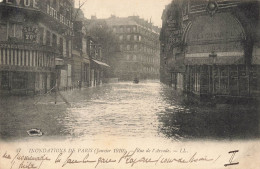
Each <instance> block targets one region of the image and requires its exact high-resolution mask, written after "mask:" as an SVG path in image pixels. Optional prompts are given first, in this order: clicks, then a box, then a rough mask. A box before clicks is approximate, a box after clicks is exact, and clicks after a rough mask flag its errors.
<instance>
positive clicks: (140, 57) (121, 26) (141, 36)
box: [106, 16, 160, 80]
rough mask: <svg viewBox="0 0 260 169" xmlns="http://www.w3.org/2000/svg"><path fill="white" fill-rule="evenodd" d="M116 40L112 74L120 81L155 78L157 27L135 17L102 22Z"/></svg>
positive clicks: (157, 57)
mask: <svg viewBox="0 0 260 169" xmlns="http://www.w3.org/2000/svg"><path fill="white" fill-rule="evenodd" d="M106 22H107V24H108V25H109V26H110V27H112V29H113V32H114V33H115V34H116V36H117V38H118V40H119V48H120V50H119V52H118V53H117V54H116V57H117V58H118V59H117V60H118V63H115V64H114V65H113V66H115V73H116V74H117V75H118V76H119V78H120V79H121V80H133V79H134V78H135V77H138V78H140V79H159V62H160V61H159V59H160V57H159V51H160V50H159V28H158V27H156V26H154V25H153V24H152V23H151V22H148V21H145V20H143V19H141V18H139V17H138V16H129V17H127V18H119V17H115V16H111V17H110V18H108V19H107V20H106Z"/></svg>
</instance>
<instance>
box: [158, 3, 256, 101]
mask: <svg viewBox="0 0 260 169" xmlns="http://www.w3.org/2000/svg"><path fill="white" fill-rule="evenodd" d="M162 20H163V27H162V31H161V34H160V41H161V68H160V74H161V81H162V82H164V83H166V84H169V85H171V86H174V87H176V88H180V89H181V90H184V91H186V92H188V93H192V94H195V95H198V96H205V97H212V96H215V97H216V96H224V97H258V96H259V73H258V72H259V64H260V62H259V2H258V1H217V0H216V1H213V0H210V1H206V0H201V1H195V0H194V1H191V0H183V1H174V2H172V3H171V4H170V5H168V6H167V7H166V9H165V10H164V13H163V16H162Z"/></svg>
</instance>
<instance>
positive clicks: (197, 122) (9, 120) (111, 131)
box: [0, 81, 259, 140]
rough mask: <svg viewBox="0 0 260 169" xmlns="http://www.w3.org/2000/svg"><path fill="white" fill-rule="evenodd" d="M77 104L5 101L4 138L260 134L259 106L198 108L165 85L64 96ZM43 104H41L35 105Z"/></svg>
mask: <svg viewBox="0 0 260 169" xmlns="http://www.w3.org/2000/svg"><path fill="white" fill-rule="evenodd" d="M63 95H64V96H65V97H66V98H67V99H68V101H69V102H70V103H71V105H72V106H71V107H68V106H67V105H66V104H65V103H63V102H62V100H59V101H58V104H57V105H55V104H54V97H53V96H44V97H40V96H35V97H2V98H1V101H0V104H1V107H0V115H1V119H0V136H1V138H2V139H19V138H28V137H29V136H28V135H27V133H26V131H28V130H29V129H32V128H37V129H40V130H41V131H42V132H43V134H44V135H43V136H42V137H43V139H44V138H52V137H58V138H59V139H60V138H62V137H65V138H72V139H78V138H79V139H92V138H94V137H96V136H98V135H103V136H104V135H107V136H115V137H120V138H128V137H134V138H136V137H138V138H147V137H149V138H158V137H160V138H165V139H172V140H186V139H200V138H204V139H205V138H209V139H236V138H239V139H243V138H255V137H258V134H259V130H258V129H259V121H258V120H259V116H258V113H257V110H258V109H257V107H256V106H255V105H252V104H251V105H225V104H220V105H214V106H212V105H205V104H204V103H198V104H193V101H190V100H189V99H188V98H187V97H185V96H184V95H183V94H182V93H181V92H177V91H175V90H173V89H172V88H169V87H168V86H165V85H162V84H160V83H159V82H156V81H153V82H141V83H139V84H133V83H130V82H129V83H126V82H125V83H117V84H109V85H104V86H101V87H96V88H88V89H82V90H74V91H68V92H64V93H63ZM33 103H37V104H33Z"/></svg>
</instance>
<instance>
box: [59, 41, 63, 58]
mask: <svg viewBox="0 0 260 169" xmlns="http://www.w3.org/2000/svg"><path fill="white" fill-rule="evenodd" d="M59 50H60V53H61V55H63V38H60V47H59Z"/></svg>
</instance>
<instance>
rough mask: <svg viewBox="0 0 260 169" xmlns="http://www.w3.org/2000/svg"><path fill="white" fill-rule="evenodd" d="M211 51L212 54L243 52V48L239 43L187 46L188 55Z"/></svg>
mask: <svg viewBox="0 0 260 169" xmlns="http://www.w3.org/2000/svg"><path fill="white" fill-rule="evenodd" d="M212 51H214V52H229V51H243V47H242V46H241V44H240V43H239V42H229V43H219V44H207V45H192V46H188V53H207V52H212Z"/></svg>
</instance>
